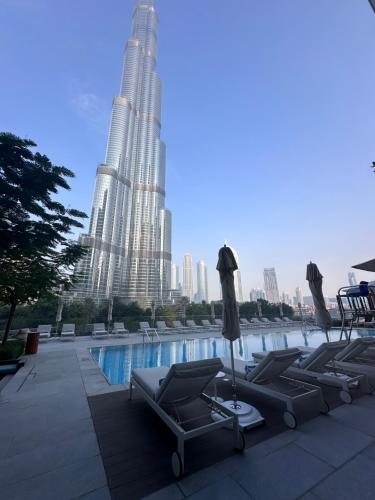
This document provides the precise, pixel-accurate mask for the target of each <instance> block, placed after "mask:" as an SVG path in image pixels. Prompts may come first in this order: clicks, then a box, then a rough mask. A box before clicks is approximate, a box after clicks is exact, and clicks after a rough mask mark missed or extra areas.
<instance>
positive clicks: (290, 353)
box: [130, 337, 375, 477]
mask: <svg viewBox="0 0 375 500" xmlns="http://www.w3.org/2000/svg"><path fill="white" fill-rule="evenodd" d="M253 356H254V359H255V361H256V362H255V363H250V362H247V361H243V360H238V359H237V360H235V372H236V377H237V381H238V383H240V384H241V385H243V386H244V387H246V388H247V389H248V390H249V393H250V394H251V393H252V392H253V393H254V394H255V395H256V396H257V399H262V398H264V400H265V401H266V402H267V401H268V402H269V401H271V402H272V401H279V402H282V403H283V406H284V413H283V417H284V422H285V424H286V425H287V426H288V427H290V428H292V429H294V428H295V427H296V426H297V415H298V413H299V412H300V411H306V410H309V412H311V411H312V412H316V413H323V414H326V413H328V412H329V405H328V404H327V402H326V401H325V399H324V387H325V386H329V387H332V386H333V387H336V388H338V389H340V396H341V398H342V400H343V401H344V402H345V403H350V402H351V401H352V396H351V393H352V392H353V391H356V392H357V394H358V393H362V394H373V392H374V389H375V338H372V337H367V338H358V339H356V340H354V341H353V342H351V343H349V344H348V343H347V342H346V341H339V342H332V343H328V342H327V343H323V344H322V345H321V346H320V347H318V348H317V349H314V350H309V351H304V348H292V349H285V350H281V351H271V352H268V353H254V355H253ZM231 369H232V368H231V362H230V360H229V359H226V358H224V359H222V360H220V359H218V358H214V359H207V360H201V361H192V362H189V363H179V364H174V365H172V367H171V368H167V367H156V368H143V369H134V370H133V371H132V376H131V380H130V398H131V397H132V388H133V386H134V387H136V388H137V389H138V390H139V392H140V393H141V395H142V397H143V398H144V399H145V400H146V401H147V402H148V404H149V405H150V406H151V407H152V408H153V409H154V411H155V412H156V413H157V414H158V415H159V417H160V418H161V419H162V420H163V421H164V422H165V423H166V425H167V426H168V427H169V428H170V429H171V430H172V432H173V433H174V434H175V435H176V437H177V450H176V451H175V452H174V453H173V455H172V469H173V472H174V474H175V475H176V477H179V476H180V475H182V474H183V471H184V443H185V441H186V440H187V439H190V438H192V437H195V436H198V435H201V434H204V433H206V432H210V431H212V430H215V429H217V428H218V426H219V427H220V426H221V425H220V424H222V426H226V427H228V425H229V426H230V427H232V428H233V439H234V445H235V447H236V448H238V449H240V450H241V449H243V446H244V441H243V435H242V434H241V430H242V429H241V427H240V426H239V422H238V419H237V416H236V415H235V414H234V413H231V412H230V410H228V409H227V408H226V407H224V406H222V405H221V404H220V402H218V401H217V399H215V398H211V397H209V396H207V394H206V391H207V389H208V386H209V384H210V383H211V382H212V381H213V380H214V378H215V376H216V375H217V374H218V372H219V371H224V372H225V373H227V374H228V375H229V374H230V373H231ZM307 380H308V382H307ZM314 382H315V384H317V383H319V386H318V385H314ZM198 399H200V400H201V401H203V402H204V403H206V406H207V408H208V410H209V411H211V416H212V420H213V421H211V423H210V424H208V425H207V424H205V425H203V426H200V427H199V426H198V427H196V428H194V429H190V430H185V428H184V421H183V419H182V418H181V414H182V413H183V412H182V411H181V410H182V408H183V406H184V405H186V404H187V403H189V404H190V403H193V402H194V401H195V400H198ZM249 403H251V396H250V401H249ZM218 415H219V417H218ZM261 420H263V419H261Z"/></svg>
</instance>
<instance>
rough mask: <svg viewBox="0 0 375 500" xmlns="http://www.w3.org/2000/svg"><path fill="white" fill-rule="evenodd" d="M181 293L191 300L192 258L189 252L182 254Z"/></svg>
mask: <svg viewBox="0 0 375 500" xmlns="http://www.w3.org/2000/svg"><path fill="white" fill-rule="evenodd" d="M182 295H183V296H184V297H188V298H189V299H190V300H193V258H192V256H191V254H190V253H187V254H185V255H184V264H183V281H182Z"/></svg>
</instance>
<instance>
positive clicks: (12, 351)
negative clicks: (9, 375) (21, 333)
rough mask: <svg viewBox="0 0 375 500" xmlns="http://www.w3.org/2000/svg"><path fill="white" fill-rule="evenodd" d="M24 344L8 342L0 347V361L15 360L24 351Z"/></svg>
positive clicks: (21, 341)
mask: <svg viewBox="0 0 375 500" xmlns="http://www.w3.org/2000/svg"><path fill="white" fill-rule="evenodd" d="M25 345H26V343H25V342H24V341H23V340H9V341H8V342H7V343H6V344H3V345H0V361H1V360H4V359H17V358H19V357H20V356H21V355H22V354H23V353H24V351H25Z"/></svg>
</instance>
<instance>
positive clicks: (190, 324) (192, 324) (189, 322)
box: [186, 319, 202, 330]
mask: <svg viewBox="0 0 375 500" xmlns="http://www.w3.org/2000/svg"><path fill="white" fill-rule="evenodd" d="M186 325H187V326H188V327H189V328H190V329H192V328H193V329H194V330H202V327H201V326H199V325H197V324H196V322H195V321H194V320H193V319H188V320H187V321H186Z"/></svg>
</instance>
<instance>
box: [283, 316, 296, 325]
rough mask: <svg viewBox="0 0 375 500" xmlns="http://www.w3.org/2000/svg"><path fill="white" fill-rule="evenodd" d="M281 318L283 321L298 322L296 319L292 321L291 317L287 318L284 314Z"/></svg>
mask: <svg viewBox="0 0 375 500" xmlns="http://www.w3.org/2000/svg"><path fill="white" fill-rule="evenodd" d="M282 320H283V321H284V323H298V321H293V320H292V319H290V318H287V317H286V316H283V318H282Z"/></svg>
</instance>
